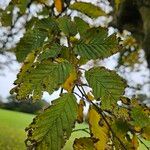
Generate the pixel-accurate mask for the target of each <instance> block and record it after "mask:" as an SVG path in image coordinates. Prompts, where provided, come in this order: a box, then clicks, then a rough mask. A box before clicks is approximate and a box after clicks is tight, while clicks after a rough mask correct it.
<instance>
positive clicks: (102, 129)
mask: <svg viewBox="0 0 150 150" xmlns="http://www.w3.org/2000/svg"><path fill="white" fill-rule="evenodd" d="M88 117H89V125H90V131H91V134H92V136H93V138H95V139H97V140H98V141H97V142H96V143H95V144H94V146H95V148H96V149H97V150H105V148H106V147H107V142H108V138H109V129H108V126H107V124H106V123H105V121H104V120H103V119H102V117H101V115H100V114H98V113H97V111H96V110H95V109H94V108H90V109H89V116H88Z"/></svg>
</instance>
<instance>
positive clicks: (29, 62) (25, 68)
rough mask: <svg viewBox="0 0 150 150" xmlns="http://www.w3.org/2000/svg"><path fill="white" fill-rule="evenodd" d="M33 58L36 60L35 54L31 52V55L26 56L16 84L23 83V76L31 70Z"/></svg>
mask: <svg viewBox="0 0 150 150" xmlns="http://www.w3.org/2000/svg"><path fill="white" fill-rule="evenodd" d="M35 58H36V55H35V52H31V53H29V54H28V56H27V57H26V59H25V61H24V63H23V65H22V67H21V69H20V72H19V75H18V79H17V82H22V81H23V79H24V74H26V72H28V71H29V70H31V68H32V65H33V64H34V61H35Z"/></svg>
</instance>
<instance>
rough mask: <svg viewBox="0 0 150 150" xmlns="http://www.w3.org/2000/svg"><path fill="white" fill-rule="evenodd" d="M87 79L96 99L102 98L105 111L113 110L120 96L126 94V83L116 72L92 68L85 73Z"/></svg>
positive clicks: (102, 68)
mask: <svg viewBox="0 0 150 150" xmlns="http://www.w3.org/2000/svg"><path fill="white" fill-rule="evenodd" d="M85 77H86V79H87V81H88V83H89V85H90V87H91V88H92V89H93V95H94V97H95V98H96V99H98V98H100V100H101V101H102V107H103V108H104V109H111V108H114V106H115V105H116V104H117V101H118V100H119V98H120V96H121V95H122V94H123V93H124V90H125V87H126V83H125V81H124V80H123V79H122V78H121V77H120V76H119V75H117V74H116V73H115V72H114V71H110V70H107V69H105V68H104V67H97V68H92V69H90V70H89V71H87V72H85Z"/></svg>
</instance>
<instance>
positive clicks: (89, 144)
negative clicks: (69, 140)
mask: <svg viewBox="0 0 150 150" xmlns="http://www.w3.org/2000/svg"><path fill="white" fill-rule="evenodd" d="M73 149H74V150H95V149H94V142H93V139H92V138H91V137H83V138H79V139H77V138H76V139H75V141H74V144H73Z"/></svg>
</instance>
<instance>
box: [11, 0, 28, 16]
mask: <svg viewBox="0 0 150 150" xmlns="http://www.w3.org/2000/svg"><path fill="white" fill-rule="evenodd" d="M12 2H13V3H14V4H15V5H16V6H17V7H18V8H19V9H20V12H21V14H24V13H25V11H26V9H27V6H28V4H29V3H30V0H13V1H12Z"/></svg>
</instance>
